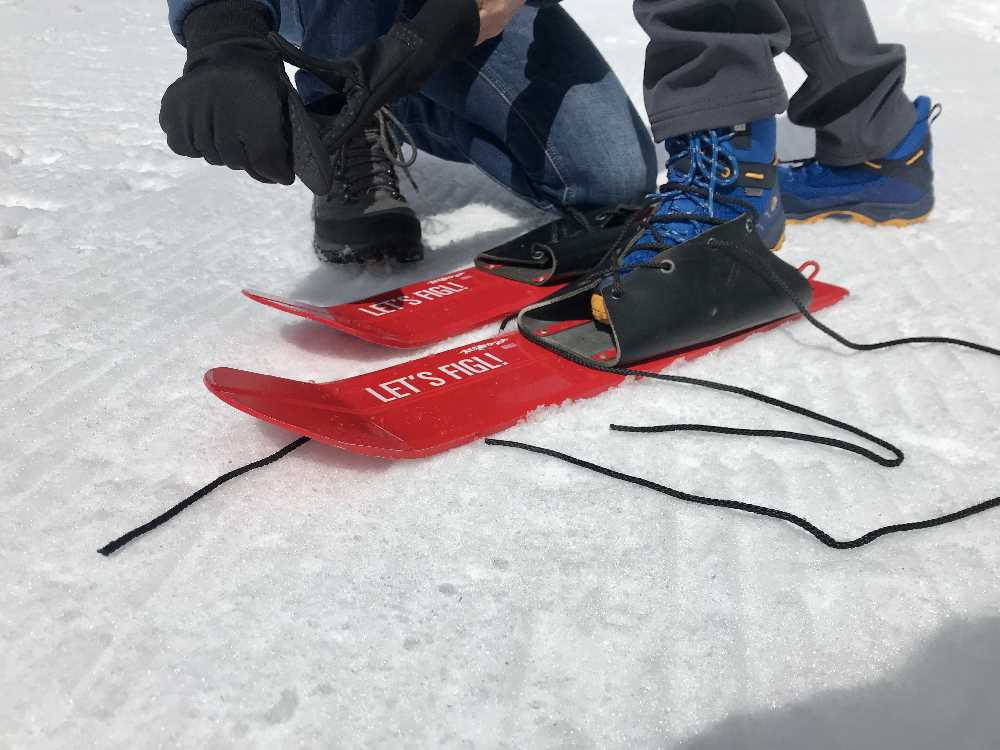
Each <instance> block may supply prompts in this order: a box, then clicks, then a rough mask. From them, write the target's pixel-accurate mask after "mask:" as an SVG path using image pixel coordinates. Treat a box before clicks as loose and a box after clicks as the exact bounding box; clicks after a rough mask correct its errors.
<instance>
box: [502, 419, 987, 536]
mask: <svg viewBox="0 0 1000 750" xmlns="http://www.w3.org/2000/svg"><path fill="white" fill-rule="evenodd" d="M486 444H487V445H494V446H499V447H501V448H518V449H520V450H523V451H528V452H529V453H538V454H540V455H543V456H550V457H552V458H558V459H559V460H560V461H565V462H566V463H569V464H573V465H574V466H579V467H580V468H582V469H587V470H589V471H593V472H596V473H598V474H603V475H604V476H606V477H611V478H612V479H618V480H620V481H622V482H628V483H630V484H635V485H638V486H640V487H645V488H646V489H648V490H653V491H654V492H659V493H662V494H664V495H669V496H670V497H673V498H676V499H677V500H683V501H685V502H688V503H696V504H698V505H710V506H713V507H716V508H728V509H729V510H738V511H743V512H745V513H753V514H755V515H759V516H767V517H768V518H776V519H778V520H780V521H787V522H788V523H790V524H793V525H795V526H798V527H799V528H800V529H803V530H805V531H807V532H809V533H810V534H812V535H813V536H814V537H816V538H817V539H818V540H819V541H820V542H822V543H823V544H825V545H826V546H827V547H832V548H833V549H839V550H845V549H857V548H858V547H864V546H865V545H866V544H871V543H872V542H874V541H875V540H876V539H879V538H880V537H883V536H888V535H889V534H898V533H901V532H903V531H917V530H919V529H929V528H933V527H934V526H943V525H944V524H946V523H952V522H954V521H959V520H961V519H963V518H968V517H969V516H973V515H975V514H977V513H982V512H984V511H987V510H990V509H992V508H996V507H998V506H1000V497H995V498H993V499H992V500H987V501H986V502H983V503H980V504H979V505H973V506H972V507H969V508H965V509H963V510H960V511H957V512H955V513H949V514H947V515H944V516H937V517H936V518H931V519H928V520H926V521H915V522H913V523H898V524H893V525H892V526H883V527H882V528H880V529H875V530H874V531H869V532H868V533H867V534H864V535H862V536H859V537H858V538H857V539H851V540H849V541H843V542H842V541H838V540H837V539H834V538H833V537H832V536H830V535H829V534H828V533H826V532H825V531H823V530H822V529H821V528H819V527H818V526H816V525H814V524H812V523H810V522H809V521H807V520H806V519H804V518H802V517H801V516H797V515H795V514H794V513H789V512H788V511H784V510H777V509H775V508H768V507H766V506H764V505H756V504H754V503H744V502H740V501H738V500H720V499H717V498H712V497H704V496H702V495H692V494H691V493H688V492H682V491H681V490H676V489H673V488H672V487H667V486H666V485H663V484H657V483H656V482H652V481H650V480H648V479H643V478H642V477H635V476H632V475H630V474H624V473H622V472H620V471H615V470H614V469H609V468H607V467H604V466H598V465H597V464H593V463H591V462H590V461H584V460H582V459H579V458H574V457H573V456H570V455H567V454H565V453H560V452H559V451H554V450H550V449H548V448H541V447H539V446H537V445H528V444H527V443H515V442H512V441H509V440H496V439H494V438H489V439H487V440H486Z"/></svg>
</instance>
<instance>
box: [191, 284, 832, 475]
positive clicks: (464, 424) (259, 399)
mask: <svg viewBox="0 0 1000 750" xmlns="http://www.w3.org/2000/svg"><path fill="white" fill-rule="evenodd" d="M811 283H812V286H813V291H814V296H813V303H812V308H811V309H812V310H813V311H817V310H821V309H823V308H826V307H829V306H831V305H834V304H836V303H837V302H839V301H840V300H841V299H843V298H844V297H845V296H846V295H847V290H846V289H843V288H841V287H837V286H833V285H830V284H825V283H823V282H819V281H815V280H812V281H811ZM797 317H798V316H793V317H791V318H784V319H782V320H779V321H776V322H774V323H770V324H768V325H765V326H761V327H759V328H754V329H751V330H749V331H744V332H742V333H739V334H736V335H734V336H731V337H728V338H726V339H722V340H720V341H715V342H712V343H709V344H705V345H704V346H701V347H698V348H694V349H690V350H687V351H683V352H676V353H674V354H671V355H669V356H666V357H662V358H660V359H656V360H653V361H651V362H646V363H644V364H643V365H641V366H637V368H636V369H646V370H650V371H656V372H659V371H662V370H664V369H666V368H667V367H669V366H671V365H672V364H674V363H676V362H678V361H680V360H691V359H695V358H697V357H700V356H703V355H705V354H709V353H711V352H713V351H716V350H718V349H722V348H724V347H727V346H732V345H733V344H736V343H738V342H740V341H743V340H744V339H746V338H747V337H749V336H751V335H753V334H755V333H759V332H761V331H766V330H770V329H772V328H775V327H777V326H779V325H782V324H783V323H786V322H788V321H790V320H794V319H796V318H797ZM561 329H562V327H561V328H560V330H561ZM552 333H553V334H555V333H557V332H556V331H553V332H552ZM622 380H623V378H622V377H620V376H618V375H613V374H611V373H607V372H601V371H597V370H591V369H588V368H584V367H580V366H579V365H575V364H573V363H572V362H569V361H568V360H566V359H563V358H562V357H559V356H558V355H556V354H553V353H552V352H550V351H548V350H547V349H544V348H542V347H540V346H536V345H534V344H532V343H531V342H529V341H528V340H527V339H525V338H523V337H522V336H521V335H520V334H518V333H511V334H509V335H503V336H497V337H495V338H491V339H487V340H485V341H482V342H480V343H477V344H472V345H470V346H464V347H460V348H458V349H452V350H450V351H447V352H442V353H440V354H434V355H431V356H429V357H422V358H419V359H415V360H411V361H409V362H405V363H403V364H400V365H397V366H395V367H390V368H387V369H384V370H379V371H377V372H372V373H368V374H366V375H359V376H357V377H353V378H348V379H346V380H339V381H333V382H330V383H304V382H300V381H296V380H287V379H285V378H277V377H274V376H271V375H260V374H257V373H252V372H245V371H243V370H233V369H230V368H218V369H215V370H211V371H209V372H208V373H206V375H205V384H206V385H207V386H208V388H209V390H210V391H212V393H214V394H215V395H216V396H218V397H219V398H220V399H222V400H223V401H225V402H226V403H228V404H230V405H232V406H234V407H236V408H237V409H240V410H241V411H244V412H246V413H247V414H250V415H252V416H254V417H257V418H258V419H262V420H264V421H266V422H270V423H272V424H275V425H278V426H279V427H283V428H285V429H288V430H291V431H292V432H295V433H297V434H300V435H308V436H309V437H312V438H315V439H317V440H320V441H322V442H324V443H329V444H330V445H335V446H337V447H338V448H343V449H344V450H347V451H351V452H352V453H360V454H365V455H371V456H380V457H383V458H422V457H424V456H432V455H435V454H437V453H442V452H444V451H446V450H449V449H451V448H455V447H457V446H459V445H463V444H464V443H469V442H471V441H473V440H476V439H477V438H481V437H486V436H487V435H492V434H494V433H497V432H500V431H501V430H504V429H506V428H508V427H511V426H512V425H514V424H516V423H517V422H518V421H520V420H521V419H522V418H524V417H525V416H526V415H527V414H528V413H530V412H531V411H533V410H534V409H537V408H538V407H540V406H549V405H554V404H559V403H562V402H564V401H566V400H576V399H583V398H590V397H591V396H595V395H597V394H599V393H602V392H603V391H606V390H608V389H610V388H612V387H614V386H616V385H618V384H619V383H620V382H622Z"/></svg>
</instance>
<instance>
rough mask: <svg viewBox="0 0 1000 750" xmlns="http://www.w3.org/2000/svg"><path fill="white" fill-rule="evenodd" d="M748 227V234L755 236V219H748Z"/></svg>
mask: <svg viewBox="0 0 1000 750" xmlns="http://www.w3.org/2000/svg"><path fill="white" fill-rule="evenodd" d="M746 227H747V234H753V230H754V225H753V219H751V218H750V217H747V221H746Z"/></svg>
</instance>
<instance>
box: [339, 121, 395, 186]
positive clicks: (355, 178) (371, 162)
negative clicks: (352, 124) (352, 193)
mask: <svg viewBox="0 0 1000 750" xmlns="http://www.w3.org/2000/svg"><path fill="white" fill-rule="evenodd" d="M343 159H344V178H345V179H347V180H350V181H352V182H353V183H354V185H355V186H356V187H357V188H359V189H361V190H364V189H367V188H374V189H375V190H376V191H378V192H386V193H395V192H396V186H395V185H394V184H392V183H393V182H394V180H391V179H390V178H389V174H388V173H390V172H393V166H392V161H391V160H390V159H389V157H388V156H387V155H386V153H385V148H384V146H383V144H382V134H381V132H380V130H379V129H378V128H377V127H368V128H365V129H364V130H362V131H361V132H360V133H358V134H357V135H356V136H355V137H354V138H352V139H351V140H350V141H349V142H348V143H347V145H346V146H344V153H343Z"/></svg>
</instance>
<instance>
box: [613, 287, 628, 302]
mask: <svg viewBox="0 0 1000 750" xmlns="http://www.w3.org/2000/svg"><path fill="white" fill-rule="evenodd" d="M624 296H625V292H624V291H622V290H621V289H615V288H614V287H612V288H611V299H614V300H619V299H621V298H622V297H624Z"/></svg>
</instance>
